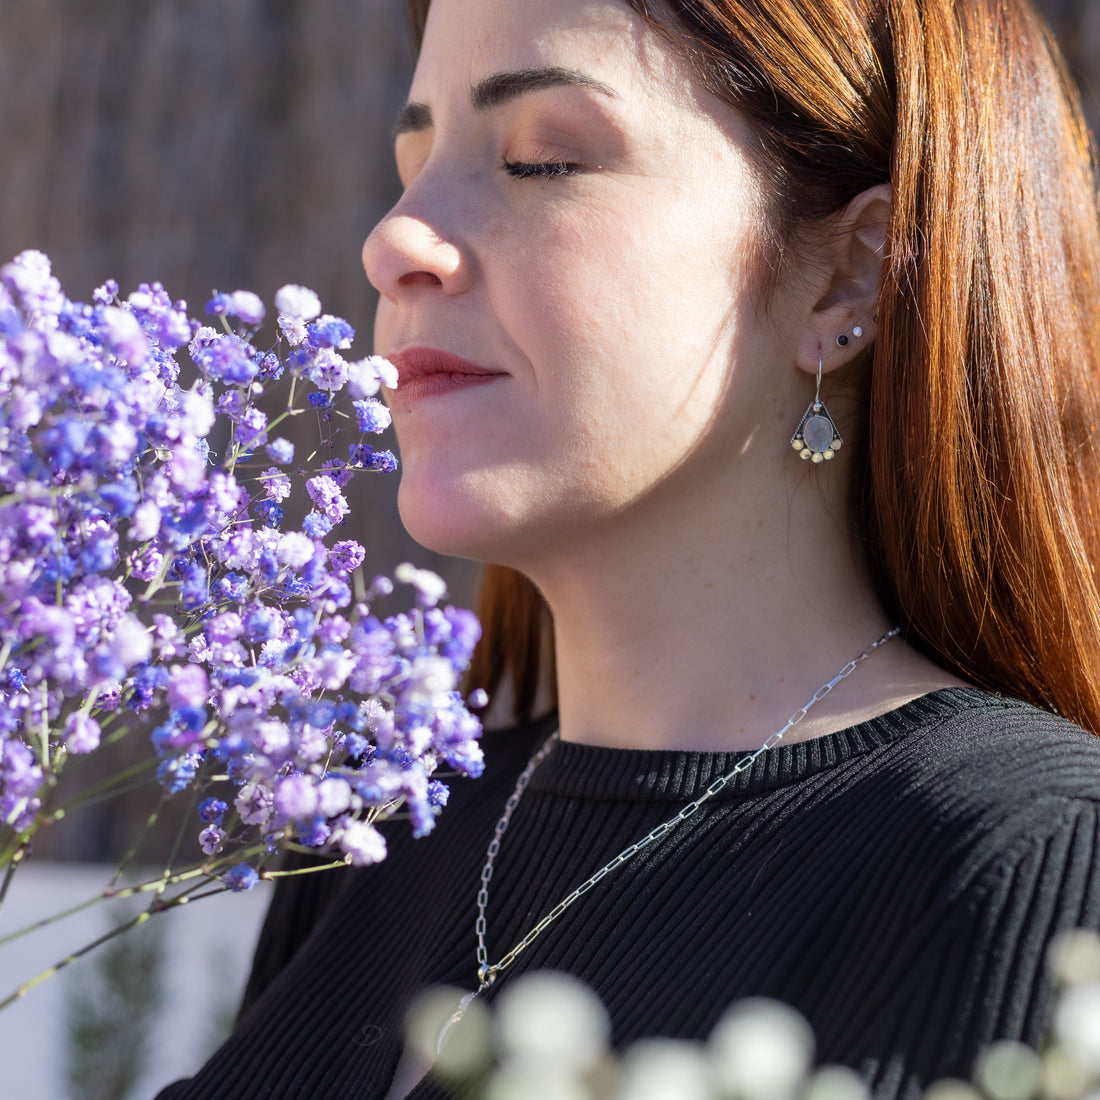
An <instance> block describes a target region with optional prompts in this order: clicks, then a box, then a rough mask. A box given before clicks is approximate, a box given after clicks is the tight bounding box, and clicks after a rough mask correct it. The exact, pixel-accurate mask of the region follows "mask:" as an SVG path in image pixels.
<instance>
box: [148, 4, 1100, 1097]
mask: <svg viewBox="0 0 1100 1100" xmlns="http://www.w3.org/2000/svg"><path fill="white" fill-rule="evenodd" d="M413 10H414V15H415V17H416V19H417V23H418V26H419V28H420V30H421V31H422V35H423V38H422V48H421V52H420V58H419V63H418V65H417V69H416V74H415V76H414V79H413V84H412V89H411V93H410V98H409V103H408V105H407V106H406V107H405V109H404V110H403V111H402V113H401V116H400V119H399V122H398V136H397V139H396V151H397V161H398V166H399V169H400V172H401V175H402V179H403V182H404V187H405V191H404V194H403V197H402V198H401V199H400V201H399V202H398V204H397V205H396V206H395V208H394V209H393V210H392V211H391V213H390V214H389V215H388V216H387V217H386V218H385V219H384V221H383V222H382V223H381V224H380V225H379V226H378V227H377V228H376V229H375V230H374V232H373V233H372V234H371V236H370V238H369V239H368V240H367V242H366V245H365V247H364V253H363V259H364V265H365V267H366V271H367V274H368V276H369V278H370V279H371V281H372V282H373V283H374V285H375V286H376V287H377V288H378V290H379V291H380V292H381V295H382V298H381V304H380V306H379V310H378V318H377V325H376V343H377V350H378V351H379V352H380V353H382V354H387V355H389V356H391V357H392V358H393V360H394V361H395V363H396V364H397V366H398V370H399V375H400V385H399V386H398V388H397V390H396V391H395V392H394V393H393V394H392V395H391V404H392V408H393V413H394V421H395V424H396V427H397V432H398V438H399V442H400V446H401V450H402V457H403V471H404V472H403V478H402V483H401V494H400V504H401V511H402V517H403V519H404V522H405V523H406V525H407V526H408V527H409V529H410V531H411V532H412V534H413V535H414V536H415V537H416V538H417V539H418V540H420V541H422V542H423V543H424V544H425V545H427V546H430V547H432V548H434V549H437V550H441V551H445V552H448V553H453V554H459V555H463V556H468V557H473V558H478V559H481V560H483V561H486V562H490V563H493V565H492V567H491V568H490V569H489V571H488V574H487V581H486V593H485V595H486V600H485V606H484V611H485V615H484V618H485V623H486V628H487V632H486V638H485V640H484V644H483V647H482V650H481V654H480V657H479V665H478V668H477V669H475V677H476V678H477V679H478V681H479V682H480V683H481V684H483V685H484V686H486V687H488V688H490V689H492V691H493V692H494V694H495V700H496V701H495V703H494V706H495V707H497V708H498V710H499V707H500V706H501V700H502V699H504V698H506V697H510V698H511V701H512V703H513V705H514V708H515V711H516V714H517V718H518V719H520V720H521V723H522V724H521V725H520V726H519V727H518V728H516V729H514V730H512V731H508V732H507V733H502V734H495V735H489V736H487V738H486V757H487V760H488V768H487V772H486V776H485V777H484V778H483V779H481V780H479V781H478V782H477V783H476V784H473V785H469V786H463V785H461V784H460V785H458V787H457V788H456V792H455V797H454V799H453V802H454V805H453V806H452V807H451V808H449V809H448V820H447V821H446V823H445V825H444V826H443V828H442V829H441V830H440V835H439V836H438V837H436V838H434V839H432V840H431V841H430V842H428V843H425V844H422V845H421V844H416V843H414V842H411V841H409V842H406V841H403V840H402V839H401V838H395V844H394V848H395V850H394V851H393V852H392V854H391V856H390V859H389V860H388V861H387V862H386V864H385V865H383V866H382V867H379V868H374V869H370V870H369V871H367V872H365V873H362V874H359V873H358V872H355V873H350V874H349V875H348V876H345V877H343V879H341V880H338V879H336V878H328V877H327V876H321V877H320V878H319V879H318V881H317V882H312V881H310V879H309V878H307V879H304V880H301V882H302V883H304V885H294V886H288V887H286V888H284V889H281V890H280V892H279V894H278V896H277V898H276V901H275V904H274V906H273V909H272V913H271V916H270V917H269V920H268V924H267V927H266V930H265V934H264V939H263V942H262V943H261V948H260V951H259V954H258V956H257V964H256V969H255V971H254V974H253V979H252V983H251V985H250V990H249V996H248V1002H249V1004H248V1007H247V1009H246V1011H245V1013H244V1014H243V1018H242V1021H241V1023H240V1026H239V1028H238V1031H237V1032H236V1034H235V1036H234V1038H233V1039H231V1040H230V1042H229V1043H228V1044H227V1046H226V1047H225V1048H223V1050H222V1051H221V1052H219V1054H218V1055H216V1056H215V1058H214V1059H213V1060H212V1061H211V1063H210V1064H209V1065H208V1066H207V1067H206V1069H205V1070H204V1071H203V1073H202V1074H200V1075H199V1076H198V1077H197V1078H195V1079H194V1081H193V1082H190V1083H181V1084H180V1085H178V1086H175V1087H174V1089H172V1090H169V1091H168V1092H166V1093H165V1094H164V1095H165V1096H171V1097H182V1096H202V1097H213V1096H233V1097H241V1096H253V1095H254V1096H281V1097H289V1096H306V1095H308V1096H351V1095H355V1096H378V1097H382V1096H385V1095H386V1094H387V1092H388V1091H389V1089H390V1086H391V1082H392V1080H393V1077H394V1074H395V1072H396V1070H397V1065H398V1061H399V1058H400V1054H401V1038H400V1027H401V1018H402V1014H403V1012H404V1010H405V1008H406V1006H407V1005H408V1003H409V1001H410V1000H411V999H412V998H413V997H414V996H415V995H416V994H417V992H419V991H420V990H421V989H423V988H424V987H425V986H427V985H430V984H433V983H440V982H446V983H449V984H452V985H457V986H461V987H464V988H466V989H467V990H470V991H473V990H475V989H476V990H478V992H479V995H480V996H481V997H482V998H483V999H486V1000H491V999H492V998H493V996H494V995H495V994H496V993H497V992H498V991H499V989H500V988H501V987H502V986H504V985H506V984H507V983H508V981H509V980H510V979H511V978H513V977H514V976H515V975H516V974H518V973H519V972H521V971H524V970H527V969H535V968H543V967H554V968H558V969H564V970H568V971H571V972H572V973H575V974H577V975H579V976H580V977H581V978H582V979H584V980H585V981H586V982H588V983H589V984H590V985H591V986H593V988H594V989H595V990H596V991H597V993H599V994H600V995H601V997H602V998H603V999H604V1001H605V1003H606V1004H607V1005H608V1007H609V1009H610V1010H611V1014H612V1018H613V1020H614V1026H615V1039H616V1041H617V1042H626V1041H630V1040H632V1039H635V1038H638V1037H640V1036H643V1035H655V1034H661V1035H672V1036H699V1035H705V1034H706V1033H707V1032H708V1031H709V1029H710V1028H711V1027H712V1026H713V1024H714V1022H715V1021H716V1019H717V1018H718V1017H719V1015H720V1014H721V1013H722V1011H723V1010H724V1009H725V1008H726V1006H727V1005H728V1004H729V1003H730V1002H731V1001H733V1000H735V999H737V998H739V997H743V996H747V995H768V996H773V997H778V998H780V999H782V1000H785V1001H787V1002H789V1003H792V1004H794V1005H795V1006H796V1007H797V1008H799V1009H800V1010H801V1011H802V1012H803V1013H804V1014H805V1015H806V1016H807V1017H808V1018H809V1020H810V1022H811V1023H812V1024H813V1026H814V1028H815V1031H816V1033H817V1038H818V1043H819V1056H820V1057H821V1058H822V1059H823V1060H826V1061H839V1062H845V1063H847V1064H849V1065H852V1066H854V1067H856V1068H857V1069H858V1070H859V1072H860V1073H862V1074H863V1075H864V1076H865V1078H866V1079H867V1080H868V1081H869V1082H871V1083H872V1084H873V1086H874V1090H875V1095H876V1096H879V1097H896V1096H897V1097H909V1096H914V1095H918V1094H919V1091H920V1088H921V1086H922V1084H926V1083H927V1082H928V1081H930V1080H932V1079H935V1078H938V1077H942V1076H947V1075H952V1074H954V1075H963V1076H965V1075H967V1074H968V1073H969V1072H970V1069H971V1066H972V1063H973V1060H974V1057H975V1055H976V1053H977V1052H978V1051H979V1050H980V1048H981V1046H982V1045H983V1044H984V1043H985V1042H987V1041H989V1040H991V1039H994V1038H1002V1037H1005V1038H1016V1037H1019V1038H1023V1039H1025V1040H1029V1041H1034V1040H1036V1039H1037V1037H1038V1035H1039V1033H1040V1031H1041V1029H1042V1027H1043V1025H1044V1023H1045V1022H1046V1012H1047V1008H1048V1001H1049V992H1050V991H1049V983H1048V981H1047V978H1046V975H1045V970H1044V952H1045V949H1046V946H1047V944H1048V943H1049V942H1050V940H1051V938H1052V937H1053V936H1054V935H1055V934H1056V933H1057V931H1058V930H1060V929H1062V928H1068V927H1073V926H1077V925H1081V924H1090V923H1091V924H1096V923H1098V922H1100V875H1098V873H1097V861H1096V847H1097V840H1098V832H1097V825H1098V821H1097V806H1098V799H1100V770H1098V765H1100V744H1098V743H1097V742H1096V740H1095V739H1094V737H1093V736H1092V735H1091V734H1090V733H1086V732H1085V730H1090V731H1092V733H1096V732H1100V599H1098V593H1097V580H1096V575H1095V563H1096V562H1097V561H1100V525H1098V516H1097V496H1098V493H1100V459H1098V446H1097V432H1098V425H1100V401H1098V396H1097V393H1098V383H1100V368H1098V348H1100V341H1098V338H1097V336H1098V331H1100V314H1098V312H1097V301H1098V293H1097V291H1098V289H1100V288H1098V282H1100V280H1098V274H1097V273H1098V271H1100V231H1098V228H1097V216H1096V194H1095V187H1094V181H1093V177H1092V174H1091V169H1090V163H1089V158H1088V144H1087V140H1086V137H1085V132H1084V129H1083V126H1082V124H1081V122H1080V117H1079V114H1078V112H1077V109H1076V107H1075V105H1074V100H1073V96H1072V94H1071V93H1070V91H1069V90H1068V82H1067V80H1066V78H1065V76H1064V74H1063V71H1062V69H1061V67H1060V63H1059V62H1058V61H1057V59H1056V55H1055V53H1054V51H1053V47H1052V46H1051V45H1050V43H1049V40H1048V38H1047V37H1046V34H1045V31H1044V30H1043V28H1042V26H1041V24H1040V23H1039V21H1038V20H1037V18H1036V17H1035V16H1034V14H1033V13H1032V11H1031V9H1030V8H1029V7H1027V5H1026V4H1025V3H1024V0H966V2H965V3H964V2H962V0H957V2H955V0H773V2H771V3H768V4H766V5H760V4H757V3H755V2H752V0H744V2H738V0H667V2H664V0H662V2H657V0H652V2H649V0H431V3H430V7H429V4H428V2H427V0H415V2H414V4H413ZM893 624H897V625H898V626H899V627H900V634H901V636H900V637H895V633H894V630H893ZM1021 700H1023V701H1021ZM807 704H808V705H807ZM551 707H556V710H550V713H549V714H548V715H547V716H543V717H540V718H534V719H532V717H531V716H532V715H533V714H535V713H536V712H543V711H546V710H547V709H548V708H551ZM1039 707H1041V708H1043V709H1037V708H1039ZM1055 714H1058V715H1061V717H1056V716H1055ZM789 715H794V719H793V720H792V721H785V720H786V719H787V718H788V716H789ZM1074 723H1076V724H1074ZM1080 727H1084V729H1082V728H1080ZM555 730H560V735H559V736H558V737H556V738H555V737H553V736H552V733H553V731H555ZM777 742H778V743H777ZM763 746H767V747H766V748H764V747H763ZM739 766H740V768H741V770H740V771H738V770H737V769H738V767H739ZM731 772H733V773H734V774H733V775H732V777H731V778H730V779H729V780H728V782H726V783H725V784H724V785H723V784H722V783H720V782H715V781H716V780H718V779H719V777H722V776H726V775H729V774H730V773H731ZM708 790H709V793H708ZM696 803H698V805H696ZM506 804H507V805H506ZM692 807H694V808H692ZM666 822H667V823H670V824H669V827H668V828H667V829H666V828H664V827H663V824H662V823H666ZM494 835H495V836H496V838H497V841H498V843H497V845H495V846H494V851H493V852H492V853H491V854H490V855H489V856H488V857H486V855H485V854H484V853H485V846H486V844H487V843H488V842H489V840H490V839H491V838H493V837H494ZM643 837H646V838H647V841H646V843H645V844H644V845H643V846H641V847H640V849H638V850H636V851H634V853H633V854H632V855H630V856H629V857H628V858H627V859H625V860H616V859H615V857H616V854H617V853H619V852H620V851H622V850H623V849H625V848H627V847H628V845H632V844H633V843H634V842H636V841H638V840H639V839H640V838H643ZM609 865H613V869H612V870H610V871H607V872H605V870H604V869H605V868H607V867H608V866H609ZM490 878H491V880H492V890H491V891H489V890H488V889H487V888H485V889H479V888H481V887H482V884H486V886H487V883H488V880H489V879H490ZM592 879H598V881H597V882H596V883H595V884H594V885H593V884H592V882H591V880H592ZM322 880H327V884H324V883H323V882H322ZM582 885H583V886H584V887H585V889H584V891H583V892H581V893H577V892H576V891H575V888H576V887H578V886H582ZM563 900H564V901H565V902H566V904H565V905H564V907H561V906H559V914H558V915H557V916H556V917H555V918H554V919H553V920H552V921H551V922H549V923H547V922H545V921H543V920H542V919H541V918H543V917H544V915H545V914H547V913H549V912H551V911H552V910H553V909H554V907H555V905H557V904H558V903H559V902H562V901H563ZM517 948H518V950H517ZM434 1090H435V1086H433V1085H432V1084H431V1083H430V1082H427V1081H425V1082H422V1083H421V1084H420V1085H418V1086H416V1087H415V1088H414V1090H413V1092H412V1093H411V1095H414V1096H417V1097H424V1096H431V1095H435V1091H434ZM397 1091H402V1090H400V1089H399V1090H397Z"/></svg>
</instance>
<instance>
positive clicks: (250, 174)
mask: <svg viewBox="0 0 1100 1100" xmlns="http://www.w3.org/2000/svg"><path fill="white" fill-rule="evenodd" d="M1039 6H1040V7H1041V8H1042V9H1043V10H1044V11H1045V12H1046V14H1047V16H1048V18H1049V19H1050V20H1051V22H1052V24H1053V25H1054V26H1055V29H1056V30H1057V32H1058V34H1059V36H1060V38H1061V40H1062V42H1063V45H1064V47H1065V49H1066V51H1067V54H1068V55H1069V57H1070V59H1071V63H1072V65H1073V66H1074V69H1075V71H1076V72H1077V73H1078V74H1079V77H1080V79H1081V81H1082V85H1083V87H1084V88H1085V99H1086V104H1087V106H1088V110H1089V112H1090V115H1091V117H1092V119H1093V121H1094V124H1095V121H1096V119H1097V117H1098V116H1100V111H1098V109H1097V102H1098V100H1097V95H1096V93H1095V91H1094V90H1093V89H1096V88H1097V87H1100V81H1098V77H1100V4H1096V3H1093V2H1092V0H1044V2H1042V3H1041V4H1040V5H1039ZM410 65H411V51H410V46H409V39H408V35H407V33H406V28H405V24H404V13H403V6H402V3H401V0H0V150H2V152H0V262H2V261H3V260H6V259H7V258H9V257H11V256H13V255H14V254H15V253H16V252H18V251H20V250H21V249H24V248H31V247H33V248H40V249H42V250H44V251H45V252H47V253H48V254H49V255H50V256H51V258H52V260H53V263H54V270H55V273H56V274H57V275H58V276H59V277H60V279H61V281H62V284H63V286H64V287H65V289H66V291H67V292H68V293H69V295H70V296H72V297H75V298H81V299H84V298H86V297H87V295H88V294H89V293H90V292H91V290H92V289H93V287H95V286H96V285H97V284H99V283H101V282H102V281H103V280H104V279H106V278H107V277H108V276H113V277H114V278H116V279H117V280H118V282H119V284H120V285H121V287H122V290H123V293H128V292H129V291H130V290H131V289H133V287H134V286H136V284H137V283H139V282H142V281H151V280H154V279H156V280H160V281H161V282H163V283H164V284H165V285H166V287H167V288H168V290H169V292H170V293H171V294H172V295H173V296H174V297H177V298H178V297H183V298H186V299H187V301H188V302H189V303H190V304H191V307H192V313H193V314H197V313H198V311H199V310H201V307H202V305H203V303H204V302H205V301H206V299H207V297H208V296H209V293H210V291H211V290H212V289H215V288H216V289H219V290H226V291H228V290H235V289H237V288H247V289H251V290H255V291H256V292H257V293H259V294H260V295H261V296H262V297H263V298H264V299H265V300H266V301H267V302H270V300H271V296H272V294H273V292H274V291H275V289H276V288H278V287H279V286H281V285H282V284H283V283H286V282H296V283H302V284H305V285H306V286H310V287H313V288H314V289H315V290H317V291H318V293H319V294H320V295H321V297H322V300H323V301H324V303H325V306H326V308H327V309H328V310H329V311H330V312H333V313H337V314H340V315H342V316H345V317H347V318H348V319H349V320H350V321H351V322H352V324H354V325H355V326H356V327H357V328H358V329H359V331H360V334H361V335H360V339H359V341H358V343H357V345H356V348H357V350H358V351H359V352H361V353H362V354H366V352H367V351H369V350H370V318H371V314H372V311H373V302H374V296H373V292H372V290H371V288H370V286H369V284H368V283H367V281H366V278H365V277H364V275H363V272H362V269H361V267H360V263H359V250H360V247H361V244H362V241H363V239H364V237H365V236H366V234H367V233H368V231H369V230H370V227H371V226H372V225H373V224H374V222H375V221H376V220H377V219H378V217H379V216H380V215H381V214H382V213H383V212H384V211H385V210H386V209H387V207H388V206H389V204H390V203H391V202H392V200H393V197H394V195H395V191H396V186H397V180H396V177H395V173H394V171H393V167H392V157H391V152H390V139H389V128H390V125H391V120H392V119H393V117H394V114H395V111H396V109H397V107H398V106H399V105H400V103H401V102H402V100H403V98H404V94H405V89H406V86H407V82H408V76H409V71H410ZM358 484H359V486H360V488H359V489H358V491H357V496H356V497H355V499H354V500H353V506H354V508H355V513H354V515H355V516H356V517H358V518H357V523H356V528H357V529H356V532H355V533H356V537H358V538H360V539H361V541H363V542H364V543H365V544H366V545H367V548H368V555H369V557H368V561H369V563H371V565H372V567H373V569H375V570H376V571H389V570H390V569H391V568H392V566H393V565H394V564H396V563H397V562H399V561H402V560H405V559H407V558H411V559H412V560H414V561H417V562H418V563H419V564H422V565H428V566H431V567H433V568H436V569H438V570H439V571H440V572H443V573H444V574H445V575H446V576H447V577H448V579H449V581H450V583H451V586H452V593H453V596H454V598H455V600H456V602H463V603H468V602H469V600H470V599H472V588H473V584H474V579H475V571H474V570H473V569H472V567H470V566H469V565H467V564H465V563H461V562H446V561H443V560H441V559H439V558H438V557H436V556H435V555H432V554H429V553H428V552H427V551H424V550H422V549H420V548H418V547H416V546H415V544H413V543H412V542H411V541H410V540H409V539H408V537H407V536H406V535H405V534H404V533H403V532H402V530H401V527H400V524H399V523H398V521H397V519H396V513H395V510H394V505H393V496H394V492H395V489H396V479H395V478H363V479H360V481H359V483H358ZM107 763H108V761H106V760H105V761H104V764H107ZM144 809H145V807H144V805H143V804H134V806H133V807H131V810H130V811H128V812H127V813H124V814H120V813H118V812H117V811H113V810H112V811H107V810H104V811H100V812H97V813H94V814H91V815H83V817H82V820H81V824H80V827H79V828H76V829H71V830H68V831H65V832H61V831H58V834H57V836H56V838H55V839H54V840H53V841H52V842H44V843H43V844H42V845H41V849H42V851H43V852H46V851H48V852H50V853H51V854H55V855H60V856H65V857H67V858H97V857H99V858H102V857H105V856H107V855H110V854H112V853H117V852H118V851H119V850H120V848H121V846H122V845H123V842H124V840H125V839H126V838H127V837H132V836H133V833H134V828H133V822H132V820H130V816H131V813H139V814H140V813H143V812H144Z"/></svg>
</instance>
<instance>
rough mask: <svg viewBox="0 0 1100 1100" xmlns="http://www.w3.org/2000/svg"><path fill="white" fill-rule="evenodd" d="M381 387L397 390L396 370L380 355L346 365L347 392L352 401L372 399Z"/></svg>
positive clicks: (369, 356)
mask: <svg viewBox="0 0 1100 1100" xmlns="http://www.w3.org/2000/svg"><path fill="white" fill-rule="evenodd" d="M381 386H385V387H387V388H388V389H391V390H394V389H397V368H396V367H395V366H394V365H393V364H392V363H391V362H390V361H389V360H388V359H383V358H382V356H381V355H368V356H367V357H366V359H359V360H357V361H356V362H354V363H349V364H348V392H349V393H350V394H351V398H352V400H353V401H362V400H363V399H364V398H367V397H373V396H374V395H375V394H376V393H377V392H378V390H379V388H380V387H381Z"/></svg>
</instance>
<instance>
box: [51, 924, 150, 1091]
mask: <svg viewBox="0 0 1100 1100" xmlns="http://www.w3.org/2000/svg"><path fill="white" fill-rule="evenodd" d="M120 923H121V922H120ZM69 977H70V981H69V984H68V988H67V990H66V994H67V997H66V1011H65V1048H64V1054H65V1063H66V1064H65V1077H66V1083H67V1092H66V1096H67V1097H68V1098H69V1100H125V1098H126V1097H128V1096H129V1095H130V1094H131V1092H132V1090H133V1089H134V1086H135V1085H136V1084H137V1082H138V1080H139V1079H140V1078H141V1076H142V1074H143V1073H144V1072H145V1070H146V1068H147V1067H148V1064H149V1055H150V1033H151V1031H152V1028H153V1025H154V1023H155V1021H156V1018H157V1014H158V1010H159V1009H160V1007H161V1005H162V1004H163V1001H164V933H163V929H162V926H161V922H160V921H146V922H145V923H144V924H142V925H141V926H140V927H138V928H136V929H133V930H132V931H130V932H128V933H127V934H126V935H125V936H120V937H118V938H116V939H114V940H112V941H111V942H110V943H108V944H107V945H106V946H105V947H103V948H102V949H101V950H100V951H99V953H98V954H97V955H96V956H95V957H94V958H93V959H92V960H90V965H88V966H85V967H83V968H76V969H75V970H73V971H71V972H70V975H69Z"/></svg>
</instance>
